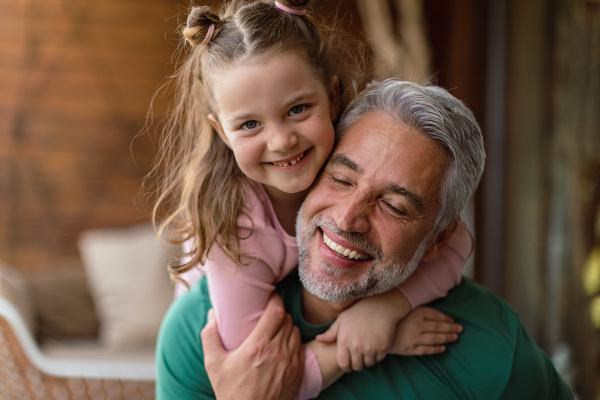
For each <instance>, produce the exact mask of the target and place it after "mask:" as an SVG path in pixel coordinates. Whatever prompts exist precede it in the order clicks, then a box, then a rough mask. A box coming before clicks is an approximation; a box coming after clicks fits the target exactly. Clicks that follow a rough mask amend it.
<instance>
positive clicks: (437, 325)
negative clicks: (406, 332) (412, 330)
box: [421, 321, 462, 333]
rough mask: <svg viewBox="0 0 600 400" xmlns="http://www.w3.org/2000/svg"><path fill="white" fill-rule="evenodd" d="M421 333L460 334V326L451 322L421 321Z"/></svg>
mask: <svg viewBox="0 0 600 400" xmlns="http://www.w3.org/2000/svg"><path fill="white" fill-rule="evenodd" d="M421 332H423V333H436V332H440V333H461V332H462V326H461V325H459V324H455V323H451V322H441V321H423V323H422V325H421Z"/></svg>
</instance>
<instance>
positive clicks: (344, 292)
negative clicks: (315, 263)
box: [299, 268, 370, 301]
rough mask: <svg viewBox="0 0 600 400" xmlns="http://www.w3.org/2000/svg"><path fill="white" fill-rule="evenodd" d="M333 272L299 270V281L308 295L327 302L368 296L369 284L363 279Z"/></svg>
mask: <svg viewBox="0 0 600 400" xmlns="http://www.w3.org/2000/svg"><path fill="white" fill-rule="evenodd" d="M331 272H335V271H325V270H323V269H318V270H317V271H307V270H306V269H304V268H301V269H300V270H299V275H300V281H301V283H302V285H303V286H304V288H305V289H306V290H308V292H309V293H312V294H313V295H315V296H317V297H318V298H320V299H322V300H327V301H345V300H355V299H359V298H363V297H366V296H368V295H369V293H368V292H369V290H368V288H369V286H370V285H369V284H368V282H364V280H365V279H364V278H363V279H360V278H358V279H357V277H350V276H339V275H340V274H339V273H337V274H336V273H333V274H332V273H331Z"/></svg>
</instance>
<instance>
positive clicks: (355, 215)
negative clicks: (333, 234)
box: [333, 193, 369, 233]
mask: <svg viewBox="0 0 600 400" xmlns="http://www.w3.org/2000/svg"><path fill="white" fill-rule="evenodd" d="M368 214H369V210H368V204H367V201H366V199H365V198H364V196H362V195H361V194H360V193H353V194H351V195H349V196H344V198H341V199H339V202H338V203H337V206H336V208H335V211H334V213H333V218H334V220H335V223H336V224H337V226H338V228H340V229H341V230H343V231H346V232H358V233H366V232H367V231H368V230H369V215H368Z"/></svg>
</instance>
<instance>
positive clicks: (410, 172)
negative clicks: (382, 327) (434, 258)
mask: <svg viewBox="0 0 600 400" xmlns="http://www.w3.org/2000/svg"><path fill="white" fill-rule="evenodd" d="M447 168H448V163H447V157H446V155H445V153H444V151H443V149H442V148H441V146H440V145H439V144H437V143H436V142H435V141H433V140H431V139H429V138H428V137H426V136H425V135H423V134H421V133H419V132H418V131H416V130H413V129H410V128H407V127H406V126H403V125H399V124H397V123H396V122H395V121H393V120H392V119H391V118H389V117H388V116H387V115H385V114H384V113H381V112H370V113H367V114H364V115H363V116H362V117H360V118H359V119H358V121H357V122H356V123H355V124H354V125H352V126H351V127H350V128H349V129H348V130H347V131H346V133H345V135H344V136H343V137H342V139H341V140H340V142H339V143H338V145H337V146H336V148H335V149H334V152H333V155H332V156H331V159H330V160H329V162H328V163H327V165H326V167H325V169H324V171H323V173H322V174H321V175H320V176H319V178H318V180H317V181H316V182H315V185H314V186H313V189H312V190H311V192H310V193H309V195H308V197H307V198H306V200H305V201H304V205H303V206H302V208H301V210H300V212H299V214H298V221H297V227H296V229H297V236H298V242H299V247H300V260H299V273H300V278H301V280H302V283H303V285H304V286H305V288H306V289H307V290H308V291H309V292H311V293H313V294H314V295H316V296H318V297H320V298H322V299H324V300H329V301H341V300H349V299H357V298H362V297H365V296H369V295H372V294H375V293H381V292H384V291H387V290H389V289H391V288H392V287H395V286H397V285H398V284H399V283H400V282H402V281H403V280H404V279H406V277H407V276H408V275H410V273H412V271H413V270H414V268H415V267H416V266H417V264H418V263H419V262H420V260H421V259H422V258H423V257H424V256H428V255H429V254H428V253H431V252H432V251H434V247H435V246H432V243H433V242H435V240H436V238H435V236H434V235H432V234H430V232H431V231H432V229H433V225H434V223H435V219H436V216H437V212H438V209H439V198H440V190H441V187H442V182H443V179H444V177H445V173H446V171H447Z"/></svg>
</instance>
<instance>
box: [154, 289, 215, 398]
mask: <svg viewBox="0 0 600 400" xmlns="http://www.w3.org/2000/svg"><path fill="white" fill-rule="evenodd" d="M210 308H211V303H210V299H209V296H208V287H207V284H206V279H202V280H200V281H199V282H198V283H196V284H195V285H194V286H193V287H192V289H191V290H190V291H189V292H188V293H184V294H183V295H181V296H180V297H178V298H177V299H175V300H174V301H173V303H172V304H171V307H169V310H168V311H167V313H166V314H165V316H164V318H163V321H162V324H161V328H160V331H159V334H158V340H157V345H156V377H157V385H156V393H157V398H159V399H172V398H190V399H191V398H204V397H203V396H204V395H206V398H211V395H212V389H211V387H210V382H209V381H208V377H207V376H206V373H205V372H204V367H203V366H204V354H203V353H202V344H201V339H200V333H201V331H202V328H203V327H204V325H206V322H207V314H208V310H209V309H210Z"/></svg>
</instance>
